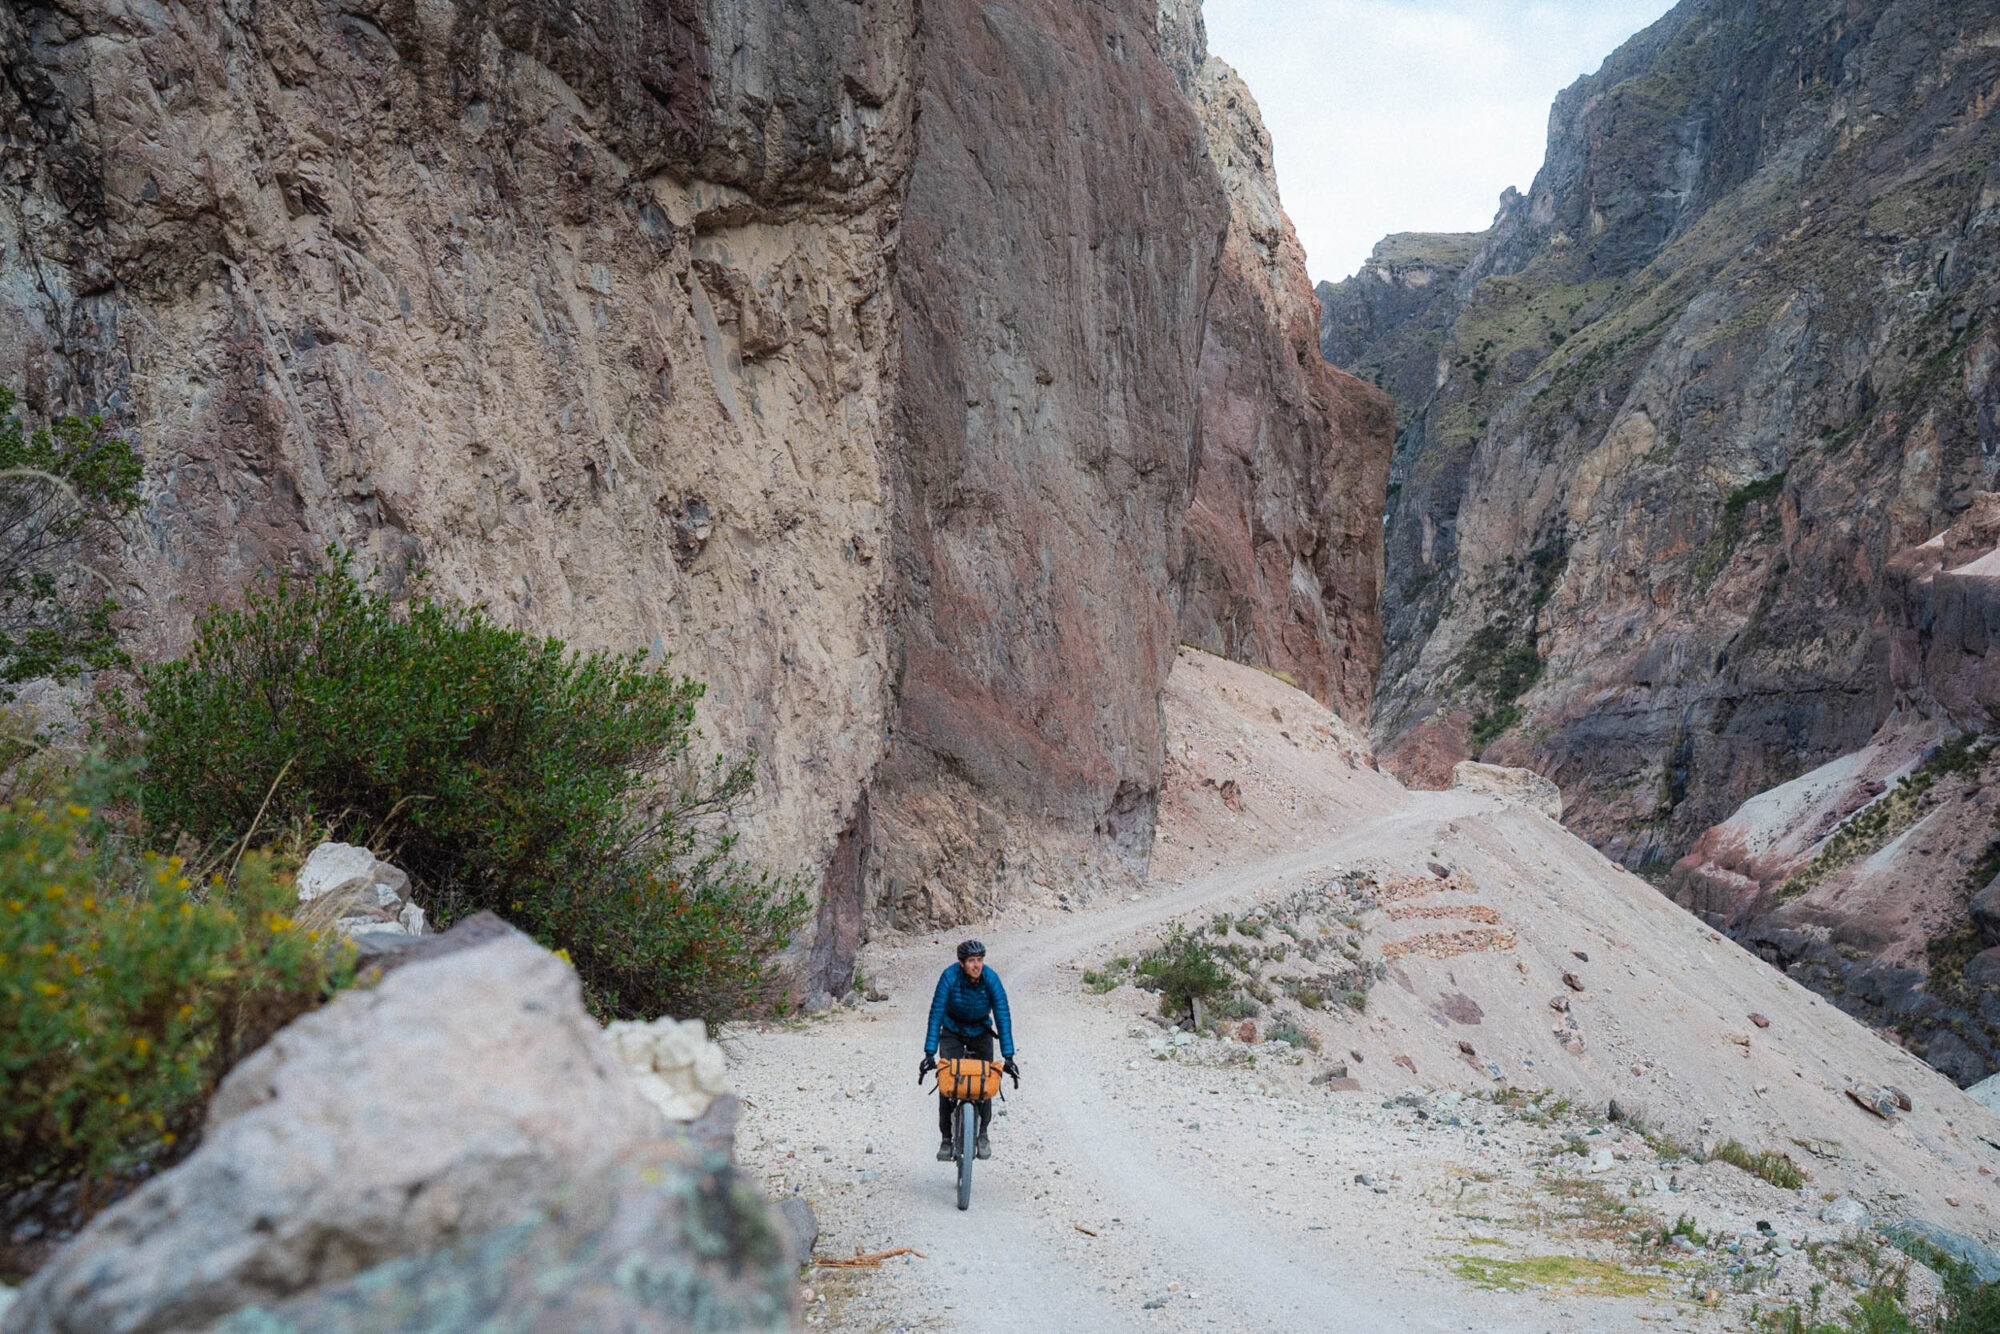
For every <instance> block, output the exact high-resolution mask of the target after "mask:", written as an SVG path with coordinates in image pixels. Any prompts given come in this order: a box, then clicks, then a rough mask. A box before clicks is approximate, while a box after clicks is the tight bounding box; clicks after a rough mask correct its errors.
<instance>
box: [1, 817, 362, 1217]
mask: <svg viewBox="0 0 2000 1334" xmlns="http://www.w3.org/2000/svg"><path fill="white" fill-rule="evenodd" d="M89 821H90V811H89V809H88V808H86V807H84V806H81V805H76V804H72V803H70V802H68V801H54V802H39V803H29V802H20V803H16V804H13V805H10V806H6V807H0V1197H4V1196H6V1195H7V1194H9V1193H10V1192H11V1191H13V1190H15V1189H17V1188H19V1187H21V1186H23V1185H26V1184H28V1183H31V1182H34V1181H46V1180H64V1179H71V1178H75V1177H84V1178H86V1179H88V1180H93V1181H96V1180H102V1179H105V1178H108V1177H114V1176H122V1175H131V1174H136V1173H138V1172H142V1171H144V1170H145V1168H146V1167H147V1166H148V1165H149V1164H151V1163H152V1162H154V1161H157V1160H159V1159H162V1158H168V1157H172V1156H174V1155H175V1154H176V1152H177V1150H176V1148H175V1146H176V1143H177V1141H181V1140H185V1139H186V1138H187V1136H188V1134H189V1132H190V1130H192V1129H193V1128H195V1127H196V1126H197V1125H198V1124H199V1122H200V1119H201V1116H202V1110H203V1107H204V1106H205V1105H206V1102H207V1099H208V1095H209V1093H210V1092H211V1091H212V1090H213V1089H214V1087H215V1084H216V1082H217V1080H219V1079H220V1078H221V1076H222V1075H223V1073H224V1072H226V1071H227V1070H228V1068H229V1067H230V1066H231V1065H232V1064H234V1063H235V1062H236V1060H237V1059H238V1058H240V1057H241V1056H242V1055H244V1054H245V1053H246V1052H248V1051H249V1050H250V1049H251V1048H253V1047H255V1046H257V1045H259V1044H261V1043H262V1042H263V1041H264V1039H265V1038H267V1037H268V1036H269V1035H270V1034H271V1033H273V1032H275V1031H276V1030H277V1029H278V1028H279V1027H280V1026H282V1025H283V1024H284V1023H286V1022H288V1021H289V1020H291V1019H292V1018H293V1017H295V1016H296V1015H298V1014H300V1013H302V1012H303V1011H304V1010H306V1009H308V1008H310V1007H311V1006H312V1005H313V1004H315V1003H317V1002H318V1001H319V999H320V998H321V997H322V996H323V995H324V994H325V992H326V990H327V988H328V987H330V986H331V985H334V984H335V983H337V982H338V981H339V980H340V975H341V973H342V972H343V971H344V962H343V960H344V956H338V955H336V956H331V957H330V956H329V952H328V951H327V950H326V949H325V948H324V947H323V946H322V945H321V944H320V943H319V941H318V939H317V936H316V933H313V932H311V931H308V930H306V929H304V928H303V927H301V926H299V925H298V924H296V923H294V922H293V921H292V920H290V919H289V918H288V917H286V916H285V913H286V911H287V909H288V907H289V905H290V904H291V902H292V895H291V891H290V888H289V886H287V885H285V884H283V883H282V882H279V881H276V880H274V879H273V877H272V876H271V874H270V870H269V865H268V861H267V859H266V858H265V857H263V856H262V855H260V854H256V853H252V854H249V855H247V856H245V857H244V858H243V859H242V862H241V865H240V866H239V867H238V868H237V873H236V875H235V876H234V878H233V879H232V880H230V881H228V882H227V883H224V882H223V881H222V880H220V879H219V878H218V879H216V880H214V881H212V882H211V883H210V884H208V885H206V886H203V887H202V888H200V889H197V888H196V887H195V886H194V885H192V884H191V883H190V882H189V879H188V877H186V876H185V875H183V874H182V869H181V864H180V862H179V861H178V860H175V859H171V858H169V859H161V858H159V857H155V856H147V857H146V858H144V859H143V860H141V861H139V862H136V863H128V862H122V861H120V860H118V859H116V858H114V857H112V856H111V855H109V854H107V853H105V852H104V851H102V850H101V846H100V845H99V844H98V841H97V840H96V838H95V837H94V835H95V832H96V831H95V830H94V829H93V828H92V826H91V825H90V823H89Z"/></svg>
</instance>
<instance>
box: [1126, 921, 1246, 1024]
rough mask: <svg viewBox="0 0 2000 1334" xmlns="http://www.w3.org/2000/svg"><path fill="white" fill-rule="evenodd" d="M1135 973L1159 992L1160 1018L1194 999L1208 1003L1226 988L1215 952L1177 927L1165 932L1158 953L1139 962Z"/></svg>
mask: <svg viewBox="0 0 2000 1334" xmlns="http://www.w3.org/2000/svg"><path fill="white" fill-rule="evenodd" d="M1137 972H1138V974H1139V976H1140V977H1144V978H1149V979H1151V980H1152V982H1153V983H1154V984H1155V985H1156V986H1157V987H1158V988H1159V991H1160V1013H1161V1014H1169V1015H1171V1014H1178V1013H1180V1012H1181V1011H1183V1010H1186V1009H1189V1008H1190V1007H1191V1006H1192V1005H1193V1003H1194V1001H1195V999H1196V998H1197V997H1199V998H1200V999H1202V1000H1204V1001H1206V1000H1209V999H1210V998H1212V997H1215V996H1219V995H1221V994H1222V992H1223V990H1224V988H1226V987H1227V986H1228V985H1229V978H1228V976H1227V975H1226V974H1224V973H1223V971H1222V965H1221V964H1220V963H1218V962H1216V958H1215V950H1214V948H1213V947H1211V946H1210V945H1209V944H1207V942H1205V941H1203V940H1202V938H1201V937H1200V936H1199V935H1195V934H1191V933H1190V932H1189V931H1188V930H1187V929H1186V928H1185V927H1183V926H1181V925H1179V924H1178V923H1176V924H1175V925H1173V926H1171V927H1169V928H1168V929H1167V935H1166V939H1164V940H1163V941H1161V942H1160V945H1159V947H1158V948H1157V949H1154V950H1153V951H1151V952H1150V953H1148V954H1146V955H1145V956H1143V957H1142V958H1141V959H1140V960H1139V966H1138V969H1137Z"/></svg>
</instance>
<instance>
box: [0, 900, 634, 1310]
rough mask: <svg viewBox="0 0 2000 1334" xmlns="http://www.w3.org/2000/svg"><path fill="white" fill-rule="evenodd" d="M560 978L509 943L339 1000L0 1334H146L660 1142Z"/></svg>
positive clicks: (549, 1189)
mask: <svg viewBox="0 0 2000 1334" xmlns="http://www.w3.org/2000/svg"><path fill="white" fill-rule="evenodd" d="M662 1133H663V1123H662V1121H661V1119H660V1115H659V1113H658V1112H657V1111H656V1110H655V1109H654V1108H653V1107H652V1106H651V1105H650V1104H649V1103H648V1102H647V1101H646V1099H645V1098H644V1097H642V1096H641V1095H640V1093H639V1091H638V1089H637V1088H636V1087H635V1086H634V1084H633V1081H632V1079H631V1077H630V1076H629V1075H628V1073H627V1072H626V1071H625V1069H624V1068H623V1066H622V1064H621V1062H620V1061H619V1059H618V1057H617V1056H616V1055H615V1054H614V1053H613V1051H612V1049H611V1046H610V1044H609V1043H608V1042H607V1041H606V1039H605V1037H604V1035H603V1033H602V1031H601V1030H599V1028H598V1027H597V1025H596V1024H595V1023H594V1022H593V1021H592V1020H591V1018H590V1016H589V1015H588V1014H587V1013H586V1012H585V1011H584V1008H583V1005H582V1002H581V997H580V994H579V988H578V985H577V980H576V975H575V973H574V972H572V971H571V970H570V969H569V967H568V966H567V965H565V964H564V963H563V962H562V961H561V960H559V959H557V958H556V957H555V956H554V955H552V954H550V953H548V952H547V951H546V950H543V949H541V948H540V947H539V946H537V945H535V944H534V943H533V942H532V941H530V940H528V939H527V938H526V937H524V936H521V935H519V934H514V933H509V934H507V935H504V936H501V937H499V938H497V939H493V940H489V941H487V942H486V943H484V944H481V945H478V946H476V947H474V948H471V949H467V950H463V951H460V952H457V953H452V954H446V955H444V956H442V957H439V958H434V959H430V960H427V961H424V962H421V963H415V964H410V965H408V966H405V967H403V968H400V969H398V970H397V971H395V972H392V973H390V974H389V975H388V976H387V977H386V978H385V979H384V980H383V981H382V983H381V985H380V986H379V987H377V988H375V989H374V990H365V991H363V990H357V991H349V992H345V993H343V994H342V995H340V996H338V997H336V998H335V999H334V1000H333V1001H332V1002H331V1003H330V1004H328V1005H327V1006H326V1007H324V1008H323V1009H321V1010H318V1011H316V1012H314V1013H312V1014H309V1015H307V1016H305V1017H304V1018H303V1019H300V1020H299V1021H298V1022H296V1023H294V1024H292V1025H291V1026H290V1027H288V1028H286V1029H284V1030H283V1031H282V1032H280V1033H279V1034H278V1036H277V1037H276V1038H274V1039H273V1040H272V1041H271V1042H270V1044H269V1045H267V1046H265V1047H264V1048H262V1049H261V1050H259V1051H258V1052H256V1053H255V1054H254V1055H252V1056H251V1057H250V1058H249V1059H247V1060H246V1061H244V1062H243V1064H242V1065H240V1066H238V1067H237V1069H236V1070H235V1071H234V1072H232V1073H231V1074H230V1076H229V1077H228V1078H227V1079H226V1080H225V1081H224V1082H223V1085H222V1088H221V1089H220V1091H219V1092H218V1093H217V1094H216V1097H215V1100H214V1103H213V1104H212V1106H211V1108H210V1111H209V1121H208V1126H207V1130H206V1132H205V1135H204V1138H203V1142H202V1145H201V1147H200V1148H199V1149H197V1150H196V1151H195V1152H194V1153H193V1154H192V1155H191V1156H190V1157H189V1158H188V1159H187V1161H186V1162H184V1163H182V1164H181V1165H180V1166H179V1167H176V1168H175V1169H174V1170H172V1171H170V1172H167V1173H165V1174H164V1175H162V1176H160V1177H158V1178H156V1179H155V1180H153V1181H151V1182H149V1183H147V1184H146V1185H145V1186H144V1187H142V1188H141V1189H140V1190H138V1191H137V1192H135V1193H134V1194H133V1195H132V1196H130V1197H129V1198H127V1199H126V1200H124V1201H122V1202H121V1203H119V1204H117V1205H116V1206H114V1207H113V1208H111V1209H109V1210H107V1211H106V1212H105V1213H104V1214H102V1215H101V1216H99V1217H98V1218H97V1219H96V1220H95V1221H94V1222H93V1223H92V1224H91V1225H90V1226H89V1227H88V1228H86V1229H85V1230H84V1231H83V1232H82V1233H81V1234H79V1235H78V1237H77V1238H76V1239H75V1240H74V1241H73V1242H71V1243H70V1245H69V1246H67V1247H65V1248H64V1249H63V1250H62V1251H61V1252H59V1253H58V1254H57V1255H56V1257H55V1258H54V1259H53V1260H52V1261H50V1263H49V1264H48V1265H47V1266H46V1267H45V1268H43V1269H42V1270H41V1272H40V1273H38V1274H37V1275H35V1277H34V1278H33V1280H31V1281H30V1282H29V1283H28V1285H27V1286H26V1287H25V1288H24V1289H22V1292H21V1296H20V1300H19V1302H18V1304H17V1305H16V1306H15V1308H14V1310H12V1311H11V1312H9V1313H8V1316H7V1318H6V1320H5V1322H4V1325H0V1329H4V1330H5V1331H6V1334H166V1332H167V1331H173V1330H185V1329H195V1328H201V1327H203V1326H206V1325H208V1324H210V1323H212V1322H213V1321H215V1320H217V1319H219V1318H221V1317H222V1316H224V1315H227V1314H228V1313H229V1312H231V1311H234V1310H236V1309H237V1308H239V1307H243V1306H246V1305H250V1304H253V1303H260V1302H261V1303H266V1304H271V1303H277V1302H282V1301H284V1300H285V1299H286V1298H289V1297H291V1296H293V1295H294V1294H297V1293H300V1292H303V1291H305V1290H306V1289H309V1288H313V1287H316V1286H319V1285H322V1284H327V1283H334V1282H339V1281H341V1280H344V1279H347V1278H350V1277H352V1276H354V1275H356V1274H359V1273H361V1272H362V1271H364V1270H367V1269H370V1268H372V1267H374V1266H376V1265H380V1264H383V1263H385V1262H389V1261H392V1260H397V1259H400V1258H407V1257H411V1256H421V1255H424V1254H427V1253H429V1252H431V1251H434V1250H436V1249H437V1248H439V1247H441V1246H444V1245H447V1244H449V1243H454V1242H458V1241H460V1240H462V1239H465V1238H469V1237H474V1236H477V1235H478V1234H481V1233H484V1232H487V1231H490V1230H492V1229H494V1228H497V1227H501V1226H504V1225H508V1224H512V1223H515V1222H517V1221H518V1220H519V1219H521V1217H522V1216H523V1213H524V1211H531V1210H537V1209H541V1210H549V1209H556V1208H559V1207H560V1205H559V1202H560V1201H562V1200H565V1199H567V1198H569V1197H568V1195H567V1192H569V1191H570V1190H571V1189H572V1188H573V1187H574V1185H575V1183H576V1182H578V1181H581V1180H585V1179H588V1178H592V1177H596V1176H600V1175H602V1174H603V1173H605V1172H607V1171H609V1170H611V1168H612V1165H613V1164H614V1163H617V1162H619V1161H620V1160H621V1159H624V1158H626V1157H627V1156H628V1155H630V1154H632V1153H635V1152H638V1151H640V1150H643V1149H646V1148H647V1147H648V1146H650V1145H653V1144H654V1143H655V1142H656V1141H657V1140H659V1139H660V1137H661V1135H662Z"/></svg>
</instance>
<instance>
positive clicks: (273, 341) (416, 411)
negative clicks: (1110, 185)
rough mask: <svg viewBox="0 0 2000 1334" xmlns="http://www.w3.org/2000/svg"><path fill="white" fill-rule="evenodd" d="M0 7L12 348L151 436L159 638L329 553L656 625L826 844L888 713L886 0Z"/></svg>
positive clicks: (5, 309) (144, 587)
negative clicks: (259, 580) (257, 580)
mask: <svg viewBox="0 0 2000 1334" xmlns="http://www.w3.org/2000/svg"><path fill="white" fill-rule="evenodd" d="M349 10H350V11H351V12H349V11H343V10H341V9H340V8H338V7H333V8H329V7H327V6H325V5H322V4H319V3H317V2H316V0H277V3H272V4H260V5H257V6H254V7H247V8H246V7H238V6H215V5H203V6H195V7H193V8H188V9H173V8H160V7H149V6H137V7H134V6H130V5H125V4H118V3H111V2H110V0H104V2H102V3H99V2H96V0H87V2H86V3H83V4H76V5H66V6H63V7H62V8H61V9H60V10H57V9H55V8H48V7H36V6H25V7H23V6H14V7H10V8H9V9H8V10H7V12H6V13H5V14H4V15H0V47H4V61H5V64H6V66H7V69H8V73H9V78H8V79H7V80H6V81H5V85H4V91H0V116H4V117H5V118H6V120H7V122H8V125H9V132H10V134H11V135H12V140H11V143H12V145H13V148H12V151H11V154H10V167H9V172H8V177H7V184H6V187H5V189H6V193H7V195H8V198H9V207H8V208H7V209H5V210H0V212H4V214H5V220H4V221H0V348H4V351H0V376H4V377H5V378H6V379H8V380H9V381H12V382H16V383H21V382H25V385H26V387H27V390H28V397H29V399H30V400H31V401H33V402H35V403H37V404H40V405H43V406H48V407H68V408H74V409H80V410H81V409H89V410H101V411H104V412H106V413H107V414H108V415H109V416H110V417H111V418H112V419H113V420H114V421H115V422H116V423H117V424H118V425H119V426H120V427H121V428H122V429H124V430H126V431H127V432H128V433H129V434H130V435H131V437H132V438H133V439H134V440H135V441H136V443H137V444H138V445H139V446H140V448H141V449H142V451H143V453H144V455H145V457H146V460H147V468H148V475H147V488H148V495H147V503H146V507H145V510H144V512H143V514H142V515H141V517H140V519H139V520H138V521H137V522H136V523H135V524H134V525H133V528H132V537H133V544H132V547H131V549H130V550H129V551H128V552H127V553H126V559H125V561H124V571H123V574H122V576H121V578H120V581H119V583H120V587H119V598H120V600H121V601H122V602H124V603H125V604H126V606H127V607H128V608H129V610H130V623H131V627H132V631H133V635H134V647H135V648H136V649H138V650H139V651H140V652H141V653H142V654H144V655H151V654H158V653H167V652H171V651H173V650H175V649H176V648H177V647H179V646H180V645H182V644H184V643H185V642H186V638H187V635H188V633H189V629H190V626H191V623H192V620H193V618H194V616H195V614H196V613H198V612H199V611H200V610H201V609H202V607H203V606H205V605H206V604H207V603H209V602H210V601H213V600H218V599H219V600H223V601H227V600H229V599H230V598H231V597H233V596H234V595H235V593H236V590H237V589H238V588H240V587H241V586H242V585H243V584H244V583H245V582H246V581H247V580H249V579H251V578H253V577H254V576H256V575H257V574H258V573H259V572H260V571H268V570H271V569H274V568H280V569H281V568H287V567H297V566H300V565H303V564H306V563H310V562H314V561H316V560H318V559H320V558H321V556H322V553H323V552H324V549H325V548H326V547H327V545H328V544H330V543H340V544H342V545H344V546H348V547H351V548H353V549H354V550H355V551H356V552H357V553H358V554H359V565H360V567H361V569H362V570H363V572H364V573H366V572H368V571H369V570H370V569H371V568H372V569H375V570H378V571H379V578H380V579H381V580H382V581H384V582H385V583H387V584H388V585H389V586H391V587H395V586H398V585H399V584H400V582H401V581H402V580H403V579H404V577H405V575H406V573H407V571H408V570H409V569H410V567H412V566H413V565H415V564H418V563H421V564H422V565H423V566H424V568H425V569H426V570H428V572H429V578H430V580H431V586H432V587H433V588H435V589H437V590H438V591H441V592H445V593H449V594H454V595H457V596H461V597H464V598H468V599H474V600H479V601H483V602H485V603H486V604H487V605H488V606H489V608H491V610H492V611H493V612H494V614H495V615H496V616H498V617H499V618H500V619H502V620H503V621H509V622H513V623H516V624H520V625H524V626H529V627H533V628H535V629H537V630H543V631H548V632H552V633H556V634H560V635H562V636H564V637H565V638H567V639H569V640H570V641H572V642H574V643H577V644H579V645H582V646H588V647H610V648H618V649H639V650H644V649H648V648H656V649H663V650H668V651H671V652H672V653H673V654H674V655H675V658H676V661H677V666H679V667H680V668H681V669H683V670H685V671H687V672H689V673H691V674H693V675H696V676H698V677H700V678H702V679H704V680H706V681H707V682H709V683H710V694H709V698H708V701H707V705H706V708H705V715H704V722H705V724H706V725H707V727H708V728H709V730H710V732H711V735H712V736H713V737H714V738H715V740H717V741H719V742H721V743H722V744H724V745H727V746H731V747H740V746H755V747H756V749H757V750H758V752H759V754H760V755H761V756H762V759H763V761H764V766H765V781H764V782H763V784H762V785H761V786H760V788H759V789H758V792H757V794H756V799H755V801H754V803H753V808H752V810H751V811H750V812H749V815H750V817H751V818H749V819H748V820H746V822H745V825H746V828H747V829H748V831H749V835H750V840H751V847H752V848H753V849H754V850H755V851H756V852H757V853H758V854H759V855H760V856H762V857H764V858H766V859H768V860H770V861H773V862H775V863H776V864H778V865H779V866H781V867H788V868H796V867H801V866H817V865H818V864H820V862H821V861H823V860H824V858H825V857H826V855H827V853H828V851H829V850H830V848H831V846H832V843H833V840H834V838H835V836H836V834H837V832H838V831H839V829H840V828H841V827H842V825H843V823H844V822H845V820H846V818H847V816H848V813H849V812H850V811H851V809H852V806H853V804H854V802H855V800H856V798H857V795H858V793H859V791H860V790H861V787H862V785H863V783H864V781H865V780H866V778H867V775H868V773H869V771H870V770H871V768H872V767H873V765H874V763H875V761H876V760H877V758H878V757H879V756H880V754H881V749H882V730H883V726H884V721H885V719H886V716H887V706H888V686H887V677H888V670H887V664H888V656H887V644H886V639H885V635H884V631H883V626H882V617H881V588H882V572H883V568H884V565H883V563H882V562H881V561H880V559H879V555H880V553H881V551H882V549H883V547H884V545H885V541H886V502H887V494H886V469H887V464H886V458H885V451H886V448H887V442H888V416H887V404H888V398H889V390H888V385H889V381H890V373H891V365H890V363H891V359H892V355H893V346H892V344H893V339H892V335H891V329H892V322H891V312H892V308H893V302H894V297H893V293H892V292H891V291H890V290H889V287H888V278H887V273H888V265H889V252H890V245H891V240H892V235H893V224H894V220H895V215H896V209H897V206H898V200H899V191H900V184H901V177H902V173H903V170H904V168H905V166H906V165H907V161H908V156H909V148H910V143H911V139H910V131H909V122H910V115H911V106H912V104H911V100H910V99H911V90H910V82H909V80H910V69H909V63H908V62H909V60H910V56H911V49H910V40H911V33H912V30H913V27H914V22H915V15H914V10H913V7H912V4H911V3H907V2H905V0H866V2H865V3H861V4H852V3H847V0H807V2H806V3H804V4H793V5H785V6H780V5H777V4H749V5H738V4H733V3H731V4H724V3H720V0H718V2H717V3H715V4H712V5H705V4H703V3H701V0H671V2H668V0H646V2H644V3H641V2H640V0H592V3H589V4H584V5H572V4H555V3H531V4H523V5H506V6H502V5H492V4H487V3H484V0H460V2H459V3H450V4H443V5H421V6H414V7H413V6H410V5H407V4H385V5H367V6H361V7H358V8H357V7H349Z"/></svg>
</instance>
